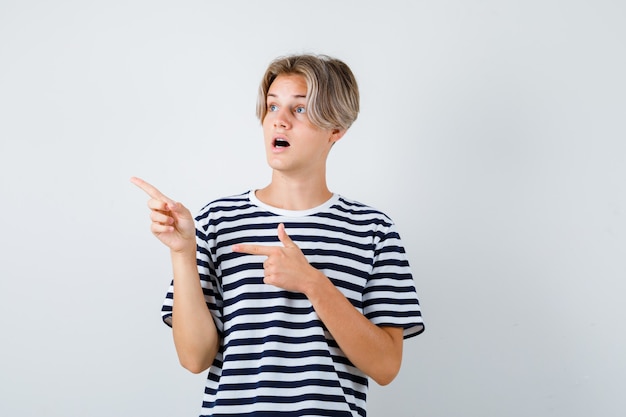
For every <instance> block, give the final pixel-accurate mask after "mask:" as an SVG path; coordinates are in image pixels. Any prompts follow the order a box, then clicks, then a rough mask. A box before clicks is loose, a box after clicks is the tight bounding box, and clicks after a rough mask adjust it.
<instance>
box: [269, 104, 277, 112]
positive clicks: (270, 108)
mask: <svg viewBox="0 0 626 417" xmlns="http://www.w3.org/2000/svg"><path fill="white" fill-rule="evenodd" d="M267 109H268V110H269V111H276V110H278V106H277V105H276V104H270V105H269V106H267Z"/></svg>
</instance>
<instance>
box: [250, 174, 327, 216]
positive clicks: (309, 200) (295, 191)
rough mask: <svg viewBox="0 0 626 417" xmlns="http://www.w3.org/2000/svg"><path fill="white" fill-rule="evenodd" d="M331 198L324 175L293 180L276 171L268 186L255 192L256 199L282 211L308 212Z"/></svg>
mask: <svg viewBox="0 0 626 417" xmlns="http://www.w3.org/2000/svg"><path fill="white" fill-rule="evenodd" d="M331 196H332V193H331V192H330V190H329V189H328V186H327V185H326V176H325V175H320V176H310V177H302V178H293V177H289V176H287V175H284V174H283V173H281V172H279V171H276V170H274V171H273V172H272V181H271V182H270V184H269V185H268V186H267V187H265V188H262V189H260V190H258V191H257V192H256V197H257V198H258V199H259V200H261V201H262V202H264V203H265V204H269V205H270V206H273V207H277V208H281V209H284V210H308V209H311V208H314V207H317V206H319V205H321V204H323V203H324V202H326V201H328V199H329V198H330V197H331Z"/></svg>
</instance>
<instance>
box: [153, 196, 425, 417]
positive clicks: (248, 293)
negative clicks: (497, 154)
mask: <svg viewBox="0 0 626 417" xmlns="http://www.w3.org/2000/svg"><path fill="white" fill-rule="evenodd" d="M279 223H284V225H285V228H286V231H287V234H288V235H289V236H290V238H291V239H292V240H293V241H294V242H295V243H296V244H297V245H298V246H299V247H300V249H301V250H302V252H303V253H304V255H305V256H306V257H307V260H308V261H309V262H310V263H311V265H313V266H314V267H315V268H317V269H319V270H321V271H322V272H324V274H325V275H326V276H327V277H328V278H329V279H331V281H332V282H333V283H334V284H335V286H336V287H337V288H338V289H339V290H340V291H341V292H342V293H343V294H344V295H345V296H346V298H347V299H348V300H349V301H350V302H351V303H352V305H353V306H354V307H355V308H356V309H357V310H359V311H360V312H361V313H362V314H364V315H365V316H366V317H367V318H368V319H369V320H371V321H372V322H373V323H374V324H376V325H380V326H397V327H402V328H404V336H405V338H408V337H411V336H415V335H417V334H419V333H421V332H422V330H423V328H424V327H423V323H422V318H421V313H420V307H419V303H418V300H417V296H416V292H415V287H414V283H413V277H412V275H411V270H410V267H409V264H408V261H407V258H406V255H405V252H404V248H403V246H402V243H401V240H400V236H399V235H398V233H397V232H396V230H395V226H394V224H393V222H392V221H391V220H390V219H389V218H388V217H387V216H386V215H384V214H383V213H381V212H379V211H377V210H375V209H372V208H370V207H367V206H365V205H363V204H360V203H358V202H355V201H351V200H348V199H346V198H343V197H341V196H339V195H334V196H333V197H332V198H331V199H330V200H329V201H328V202H326V203H325V204H323V205H321V206H320V207H317V208H314V209H311V210H306V211H288V210H280V209H276V208H273V207H269V206H266V205H265V204H263V203H262V202H260V201H259V200H257V199H256V197H255V195H254V193H253V192H247V193H244V194H241V195H238V196H233V197H227V198H223V199H220V200H216V201H213V202H212V203H210V204H208V205H207V206H205V207H204V208H203V209H202V210H201V211H200V213H199V214H198V216H197V217H196V225H197V242H198V255H197V258H198V270H199V272H200V279H201V285H202V288H203V290H204V294H205V299H206V303H207V307H208V308H209V309H210V310H211V313H212V314H213V317H214V319H215V322H216V324H217V327H218V330H219V332H220V334H221V336H222V342H223V344H222V348H221V350H220V352H219V353H218V356H217V357H216V359H215V362H214V364H213V366H212V367H211V368H210V370H209V374H208V378H207V383H206V388H205V394H204V401H203V406H202V416H212V417H217V416H227V415H229V416H232V415H237V416H283V415H284V416H350V417H353V416H365V415H366V407H365V404H366V395H367V385H368V380H367V376H366V375H365V374H363V372H361V371H360V370H358V369H357V368H356V367H354V366H353V365H352V364H351V363H350V361H349V360H348V359H347V358H346V357H345V355H344V354H343V352H342V351H341V350H340V349H339V347H338V346H337V344H336V343H335V341H334V340H333V337H332V336H331V335H330V333H329V332H328V331H327V330H326V329H325V327H324V325H323V323H322V322H321V321H320V319H319V317H318V316H317V314H316V313H315V311H314V309H313V307H312V305H311V303H310V302H309V301H308V299H307V298H306V297H305V296H304V295H303V294H298V293H292V292H289V291H285V290H282V289H280V288H277V287H273V286H270V285H266V284H264V283H263V261H264V260H265V257H264V256H254V255H247V254H241V253H235V252H233V251H232V250H231V247H232V245H233V244H235V243H255V244H264V245H280V244H281V243H280V241H279V240H278V236H277V227H278V224H279ZM172 291H173V286H170V289H169V292H168V294H167V297H166V299H165V302H164V304H163V309H162V314H163V319H164V320H165V322H166V323H168V324H170V325H171V312H172V300H173V295H172Z"/></svg>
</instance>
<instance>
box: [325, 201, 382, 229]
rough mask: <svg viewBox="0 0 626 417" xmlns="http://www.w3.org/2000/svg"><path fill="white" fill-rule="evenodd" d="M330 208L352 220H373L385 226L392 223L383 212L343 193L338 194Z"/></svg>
mask: <svg viewBox="0 0 626 417" xmlns="http://www.w3.org/2000/svg"><path fill="white" fill-rule="evenodd" d="M332 208H333V209H334V210H336V211H337V212H338V213H341V214H343V215H344V216H346V217H348V218H350V219H353V220H358V221H369V222H374V223H378V224H380V225H382V226H387V227H390V226H392V225H393V220H392V219H391V218H390V217H389V216H388V215H387V214H385V213H384V212H382V211H380V210H378V209H377V208H375V207H372V206H370V205H368V204H365V203H362V202H360V201H357V200H353V199H350V198H347V197H344V196H343V195H339V198H338V199H337V202H336V204H335V205H333V207H332Z"/></svg>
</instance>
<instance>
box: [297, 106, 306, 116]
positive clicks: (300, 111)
mask: <svg viewBox="0 0 626 417" xmlns="http://www.w3.org/2000/svg"><path fill="white" fill-rule="evenodd" d="M296 113H300V114H302V113H306V109H305V108H304V106H298V107H296Z"/></svg>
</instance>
